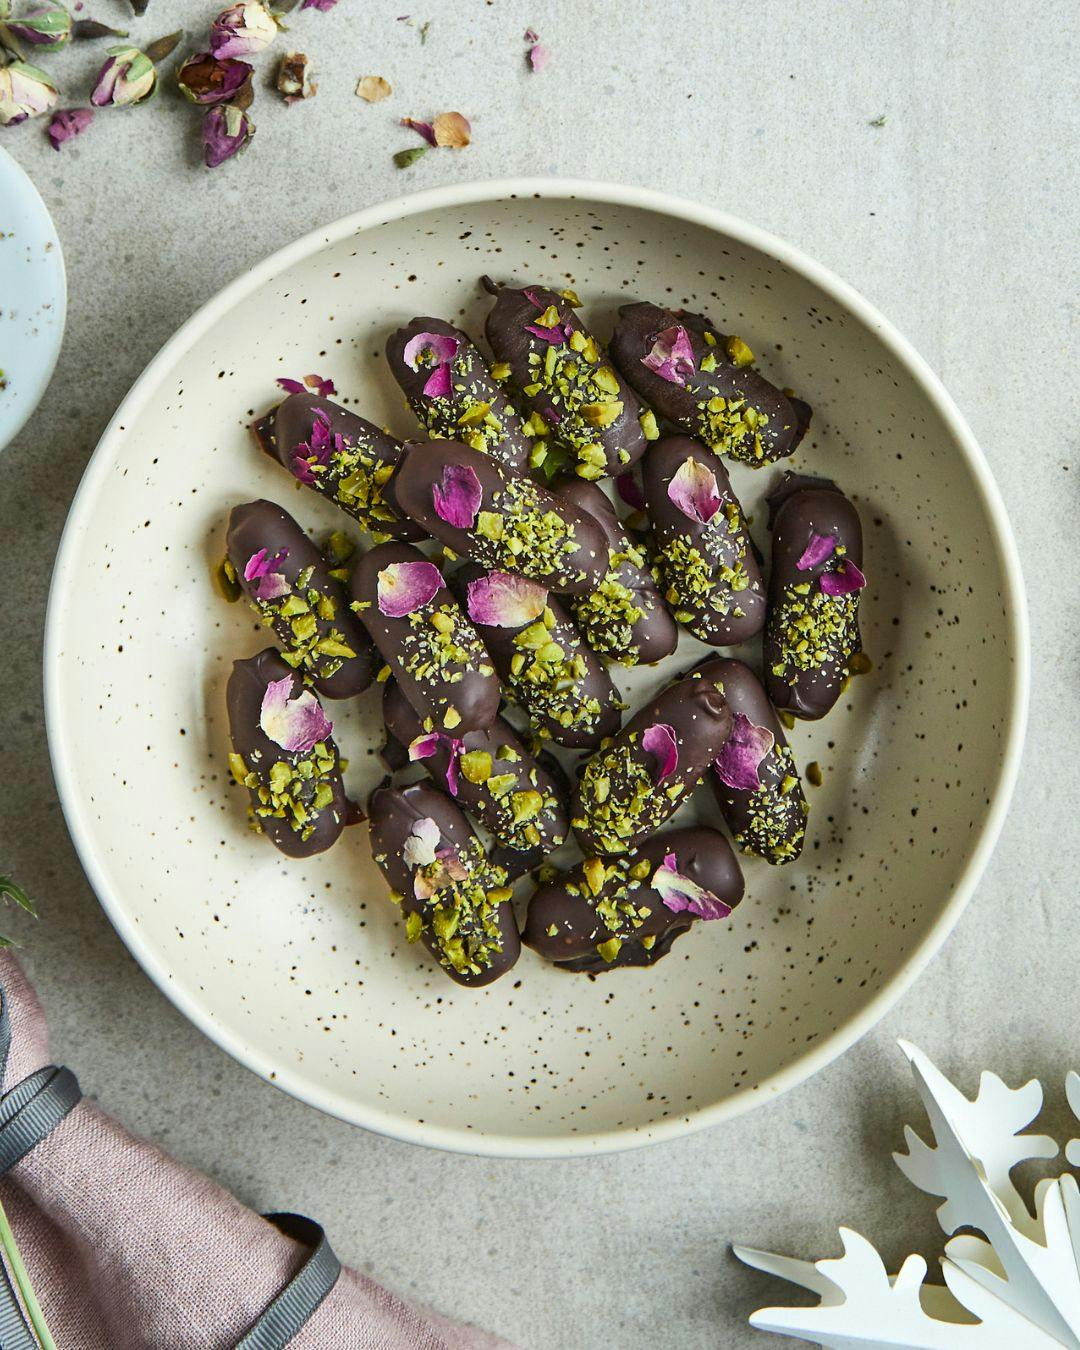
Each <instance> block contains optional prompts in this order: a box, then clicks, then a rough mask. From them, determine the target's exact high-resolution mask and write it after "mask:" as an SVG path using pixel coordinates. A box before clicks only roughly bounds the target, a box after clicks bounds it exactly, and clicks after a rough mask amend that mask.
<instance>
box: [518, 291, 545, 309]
mask: <svg viewBox="0 0 1080 1350" xmlns="http://www.w3.org/2000/svg"><path fill="white" fill-rule="evenodd" d="M522 294H523V295H524V297H525V299H526V300H528V302H529V304H530V305H535V306H536V308H537V309H538V310H540V312H541V313H543V312H544V310H545V309H547V307H548V302H547V301H546V300H545V299H544V298H543V296H541V294H540V290H539V288H538V287H536V286H526V287H525V289H524V291H522Z"/></svg>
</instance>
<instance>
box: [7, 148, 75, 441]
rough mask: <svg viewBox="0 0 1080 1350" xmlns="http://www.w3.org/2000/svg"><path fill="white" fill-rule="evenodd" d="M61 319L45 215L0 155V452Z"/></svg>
mask: <svg viewBox="0 0 1080 1350" xmlns="http://www.w3.org/2000/svg"><path fill="white" fill-rule="evenodd" d="M66 314H67V281H66V278H65V275H64V259H63V255H62V254H61V252H60V240H59V239H58V238H57V237H56V229H55V227H54V226H53V223H52V218H51V217H50V215H49V212H48V208H47V207H46V205H45V203H44V202H43V201H42V200H41V197H40V195H39V193H38V190H37V188H35V187H34V185H33V183H32V182H31V181H30V179H29V178H28V177H27V175H26V173H25V172H24V171H23V170H22V169H21V168H20V167H19V165H18V164H16V162H15V161H14V160H13V159H12V158H11V156H10V155H9V154H8V153H7V152H6V151H5V150H0V450H2V449H3V448H4V446H5V445H7V444H8V442H9V441H12V440H14V439H15V437H16V436H17V435H18V433H19V432H20V431H21V430H22V427H23V425H24V424H25V422H26V420H27V418H28V417H29V416H30V414H31V413H32V412H33V411H34V409H35V408H36V407H37V405H38V404H39V403H40V402H41V398H42V395H43V394H44V393H45V390H46V389H47V388H48V386H49V381H50V380H51V379H52V373H53V371H54V370H55V368H56V360H57V357H58V356H59V355H60V344H61V342H62V341H63V337H64V319H65V317H66Z"/></svg>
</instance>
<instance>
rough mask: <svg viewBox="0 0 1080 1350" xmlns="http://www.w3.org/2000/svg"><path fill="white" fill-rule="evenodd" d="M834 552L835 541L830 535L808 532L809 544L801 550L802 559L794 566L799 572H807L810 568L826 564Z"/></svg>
mask: <svg viewBox="0 0 1080 1350" xmlns="http://www.w3.org/2000/svg"><path fill="white" fill-rule="evenodd" d="M835 552H836V539H835V538H834V536H833V535H831V534H815V533H814V532H813V531H811V532H810V542H809V543H808V544H807V546H806V547H805V548H804V549H803V554H802V557H801V558H800V559H799V561H798V562H797V563H796V564H795V566H796V567H797V568H798V569H799V571H800V572H809V571H810V569H811V568H812V567H820V566H821V564H822V563H823V562H828V560H829V559H830V558H831V557H832V555H833V554H834V553H835Z"/></svg>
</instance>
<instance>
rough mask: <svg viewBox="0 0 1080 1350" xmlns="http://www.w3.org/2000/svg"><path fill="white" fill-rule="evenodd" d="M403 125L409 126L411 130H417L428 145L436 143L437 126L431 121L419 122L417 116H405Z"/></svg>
mask: <svg viewBox="0 0 1080 1350" xmlns="http://www.w3.org/2000/svg"><path fill="white" fill-rule="evenodd" d="M401 125H402V126H403V127H408V128H409V130H410V131H415V132H416V134H417V135H418V136H423V138H424V140H425V141H427V143H428V145H432V146H433V145H436V144H438V142H437V141H436V140H435V128H434V127H433V126H432V125H431V123H430V122H418V121H417V120H416V118H415V117H403V118H402V119H401Z"/></svg>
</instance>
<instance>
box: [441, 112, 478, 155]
mask: <svg viewBox="0 0 1080 1350" xmlns="http://www.w3.org/2000/svg"><path fill="white" fill-rule="evenodd" d="M431 129H432V132H433V133H434V136H435V144H436V145H445V146H447V147H449V149H451V150H463V149H464V148H465V146H467V145H468V144H469V142H470V141H471V140H472V127H471V126H470V125H469V119H468V118H467V117H462V115H461V113H459V112H445V113H439V115H438V117H436V119H435V121H434V123H433V125H432V128H431Z"/></svg>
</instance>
